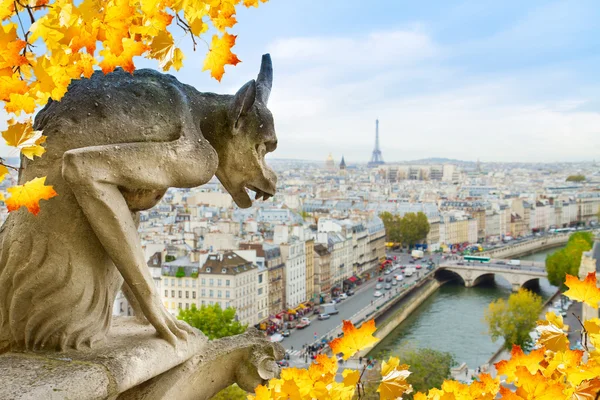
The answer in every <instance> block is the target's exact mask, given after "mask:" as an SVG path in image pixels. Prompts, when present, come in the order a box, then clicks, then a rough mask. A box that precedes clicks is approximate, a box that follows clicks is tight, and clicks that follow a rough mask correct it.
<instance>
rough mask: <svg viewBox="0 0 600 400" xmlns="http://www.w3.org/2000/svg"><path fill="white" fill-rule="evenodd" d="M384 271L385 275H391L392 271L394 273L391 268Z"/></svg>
mask: <svg viewBox="0 0 600 400" xmlns="http://www.w3.org/2000/svg"><path fill="white" fill-rule="evenodd" d="M383 273H384V274H385V275H389V274H391V273H392V271H390V270H389V269H386V270H385V271H383Z"/></svg>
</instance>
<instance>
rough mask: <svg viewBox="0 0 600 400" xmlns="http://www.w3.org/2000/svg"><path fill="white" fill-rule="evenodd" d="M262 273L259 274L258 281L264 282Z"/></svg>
mask: <svg viewBox="0 0 600 400" xmlns="http://www.w3.org/2000/svg"><path fill="white" fill-rule="evenodd" d="M262 279H263V278H262V274H260V275H258V283H262Z"/></svg>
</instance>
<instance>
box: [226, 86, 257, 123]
mask: <svg viewBox="0 0 600 400" xmlns="http://www.w3.org/2000/svg"><path fill="white" fill-rule="evenodd" d="M255 100H256V82H255V81H254V79H252V80H251V81H250V82H248V83H246V84H245V85H244V86H242V87H241V88H240V90H238V92H237V93H236V94H235V96H234V97H233V103H232V105H231V110H230V111H231V117H232V119H233V127H234V128H237V127H238V122H239V119H240V117H241V116H242V115H244V114H246V113H247V112H248V111H250V109H251V108H252V106H253V105H254V101H255Z"/></svg>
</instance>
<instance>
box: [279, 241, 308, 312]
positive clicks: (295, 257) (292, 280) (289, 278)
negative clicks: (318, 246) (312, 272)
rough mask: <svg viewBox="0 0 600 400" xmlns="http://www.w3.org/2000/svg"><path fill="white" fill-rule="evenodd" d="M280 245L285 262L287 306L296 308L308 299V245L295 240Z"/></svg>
mask: <svg viewBox="0 0 600 400" xmlns="http://www.w3.org/2000/svg"><path fill="white" fill-rule="evenodd" d="M280 247H281V257H282V260H283V262H284V264H285V306H286V307H287V308H295V307H297V306H298V305H299V304H300V303H302V302H304V301H306V245H305V244H304V241H301V240H293V241H291V242H290V243H282V244H281V246H280Z"/></svg>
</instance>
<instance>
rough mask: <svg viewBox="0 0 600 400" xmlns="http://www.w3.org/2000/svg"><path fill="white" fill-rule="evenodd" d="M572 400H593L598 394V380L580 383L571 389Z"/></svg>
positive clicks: (599, 380) (599, 384)
mask: <svg viewBox="0 0 600 400" xmlns="http://www.w3.org/2000/svg"><path fill="white" fill-rule="evenodd" d="M572 392H573V393H572V394H571V397H570V398H571V399H572V400H595V399H596V397H597V396H598V392H600V379H599V378H596V379H592V380H589V381H583V382H581V383H580V384H579V385H578V386H577V387H575V388H573V389H572Z"/></svg>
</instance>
